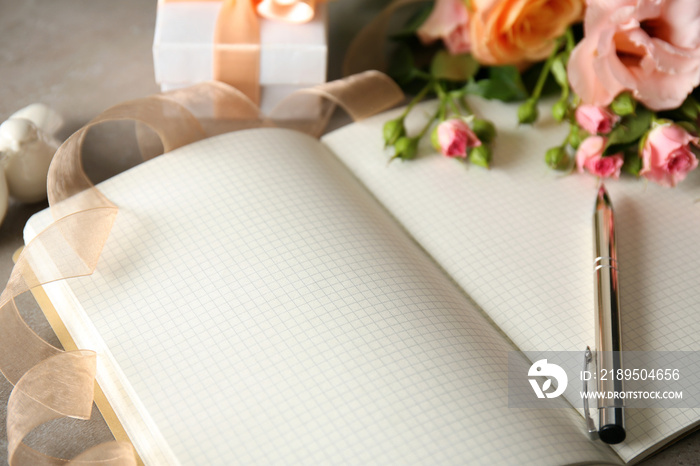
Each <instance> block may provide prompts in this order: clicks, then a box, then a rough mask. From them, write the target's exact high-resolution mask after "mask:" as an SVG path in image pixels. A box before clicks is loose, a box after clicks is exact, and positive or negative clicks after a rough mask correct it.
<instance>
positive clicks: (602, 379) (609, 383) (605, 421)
mask: <svg viewBox="0 0 700 466" xmlns="http://www.w3.org/2000/svg"><path fill="white" fill-rule="evenodd" d="M593 245H594V246H593V248H594V250H593V257H594V260H593V270H594V280H593V281H594V285H595V343H596V352H595V360H596V368H597V372H596V385H597V390H598V392H599V393H603V394H604V395H603V397H602V398H598V417H599V423H598V437H599V438H600V440H602V441H603V442H606V443H611V444H614V443H620V442H622V441H623V440H625V436H626V433H625V412H624V407H623V403H622V398H621V397H618V396H616V394H620V393H622V391H623V378H624V377H622V375H623V371H622V353H621V351H622V330H621V328H620V282H619V280H618V269H617V245H616V242H615V215H614V214H613V208H612V203H611V202H610V197H609V196H608V192H607V191H606V190H605V186H603V185H602V184H601V186H600V189H599V190H598V196H597V197H596V202H595V211H594V212H593ZM589 357H590V353H589Z"/></svg>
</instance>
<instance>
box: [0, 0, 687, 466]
mask: <svg viewBox="0 0 700 466" xmlns="http://www.w3.org/2000/svg"><path fill="white" fill-rule="evenodd" d="M381 3H383V2H378V1H372V0H338V1H336V2H333V3H331V6H330V24H331V27H330V37H329V39H330V56H329V77H330V78H336V77H338V76H339V75H340V62H341V58H342V56H343V54H344V50H345V48H346V47H347V43H348V41H349V39H350V38H351V37H352V35H353V34H354V33H355V32H356V31H357V30H358V29H359V28H360V26H361V25H362V24H364V23H366V22H367V21H368V19H369V18H371V17H372V15H373V14H375V13H376V12H377V11H378V9H379V7H380V4H381ZM155 7H156V2H155V0H150V1H147V0H119V1H114V0H111V1H107V0H60V1H57V0H23V1H10V0H0V121H4V120H5V119H6V118H7V117H8V116H9V115H10V114H11V113H13V112H14V111H15V110H18V109H19V108H21V107H23V106H25V105H28V104H30V103H33V102H43V103H45V104H48V105H50V106H52V107H54V108H56V109H57V110H58V111H59V112H61V113H62V114H63V115H64V116H65V117H66V125H65V127H64V128H63V130H62V132H61V134H60V136H61V137H64V138H65V137H67V136H68V135H70V134H71V133H72V132H73V131H75V130H76V129H78V128H79V127H80V126H82V125H83V124H85V123H86V122H87V121H88V120H89V119H91V118H92V117H94V116H95V115H97V114H98V113H99V112H100V111H102V110H104V109H106V108H107V107H109V106H111V105H114V104H116V103H119V102H122V101H125V100H129V99H133V98H138V97H143V96H146V95H149V94H152V93H155V92H157V91H158V88H157V86H156V84H155V81H154V76H153V62H152V56H151V42H152V37H153V27H154V24H155ZM45 207H46V204H43V203H40V204H34V205H21V204H17V203H12V204H11V205H10V208H9V211H8V214H7V217H6V218H5V221H4V222H3V224H2V226H1V227H0V282H1V283H3V284H4V283H5V282H6V281H7V278H8V277H9V275H10V270H11V269H12V260H11V257H12V254H13V253H14V251H15V250H16V249H17V248H19V247H20V246H22V245H23V241H22V228H23V226H24V224H25V222H26V221H27V219H28V218H29V217H30V216H31V215H32V214H33V213H34V212H37V211H39V210H41V209H43V208H45ZM22 303H24V304H25V306H24V308H23V315H24V317H25V319H26V320H27V322H28V323H29V325H30V326H31V327H32V328H34V329H35V330H36V331H37V332H38V333H39V334H40V335H41V336H42V337H43V338H45V339H46V340H47V341H49V342H50V343H52V344H54V345H57V346H59V343H58V340H57V339H56V336H55V335H54V333H53V331H52V330H51V328H50V327H49V325H48V322H47V321H46V319H45V318H44V316H43V314H42V313H41V311H40V310H38V308H37V307H36V305H34V304H33V300H32V299H31V298H30V297H28V296H27V297H22ZM11 389H12V386H11V385H10V384H9V383H8V382H7V381H6V380H5V379H4V378H2V377H0V419H2V421H3V422H1V423H0V464H6V457H7V440H6V436H5V422H4V420H5V418H6V405H7V399H8V397H9V394H10V391H11ZM66 426H67V427H68V428H65V427H66ZM111 438H112V437H111V434H110V432H109V430H108V429H107V427H106V425H105V423H104V421H103V420H102V418H101V416H100V414H99V411H97V410H96V409H94V410H93V419H92V420H90V421H57V422H52V423H48V424H47V425H45V426H42V427H40V428H39V429H37V430H36V431H35V432H34V433H33V434H32V435H31V436H30V438H29V439H28V443H30V445H32V446H35V447H37V448H40V449H42V450H43V451H46V452H51V453H52V454H55V455H58V456H61V455H64V456H63V457H66V458H70V457H72V456H74V455H75V454H77V453H79V452H80V451H82V450H83V449H85V448H87V447H88V446H91V445H93V444H96V443H99V442H102V441H106V440H109V439H111ZM643 464H645V465H649V466H652V465H662V464H663V465H670V464H676V465H690V464H700V434H693V435H691V436H689V437H687V438H685V439H683V440H681V441H679V442H678V443H676V444H674V445H673V446H671V447H669V448H667V449H666V450H664V451H662V452H661V453H659V454H657V455H655V456H654V457H652V458H650V459H649V460H647V461H645V462H644V463H643Z"/></svg>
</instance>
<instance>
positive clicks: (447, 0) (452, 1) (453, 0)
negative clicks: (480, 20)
mask: <svg viewBox="0 0 700 466" xmlns="http://www.w3.org/2000/svg"><path fill="white" fill-rule="evenodd" d="M418 38H420V40H421V42H423V43H424V44H429V43H431V42H434V41H435V40H437V39H442V40H443V42H444V43H445V46H446V47H447V50H448V51H449V52H450V53H452V54H459V53H466V52H469V50H470V49H471V45H470V42H469V11H467V5H466V3H465V2H464V0H437V1H436V2H435V6H434V7H433V11H431V12H430V16H428V19H426V20H425V22H424V23H423V24H422V25H421V27H420V28H418Z"/></svg>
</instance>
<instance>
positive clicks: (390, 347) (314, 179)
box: [32, 129, 617, 465]
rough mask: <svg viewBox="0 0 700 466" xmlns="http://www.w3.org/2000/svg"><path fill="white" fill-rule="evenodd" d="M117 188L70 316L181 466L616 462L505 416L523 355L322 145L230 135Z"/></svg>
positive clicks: (545, 419) (171, 157)
mask: <svg viewBox="0 0 700 466" xmlns="http://www.w3.org/2000/svg"><path fill="white" fill-rule="evenodd" d="M101 189H102V190H103V191H104V192H105V194H106V195H107V196H108V197H109V198H110V199H112V200H114V201H115V202H116V203H117V204H118V205H119V206H120V212H119V215H118V217H117V221H116V224H115V227H114V230H113V231H112V234H111V236H110V238H109V241H108V243H107V244H106V247H105V249H104V252H103V255H102V257H101V259H100V263H99V265H98V269H97V272H96V273H95V274H94V275H93V276H91V277H85V278H80V279H72V280H70V281H69V283H68V290H67V292H71V293H73V294H74V296H75V299H76V301H77V302H78V303H80V305H82V310H81V309H72V310H71V309H59V313H60V314H61V315H62V317H63V318H64V320H66V321H70V320H71V315H72V318H73V319H79V317H80V314H81V313H82V312H83V311H84V315H85V316H86V318H87V319H89V321H90V322H91V325H94V327H95V329H96V334H98V335H99V336H101V341H102V343H95V347H94V348H93V349H95V350H96V351H98V353H99V355H100V359H104V358H114V359H115V361H116V363H117V364H118V367H119V370H120V372H121V374H123V377H124V378H125V381H122V382H123V383H124V385H125V386H127V388H128V390H127V392H129V393H133V396H136V397H138V400H137V403H136V404H137V405H141V406H143V408H144V409H145V410H146V411H147V412H148V414H149V415H150V418H152V420H153V422H154V424H155V425H156V426H157V428H158V429H159V431H160V434H162V437H163V438H164V439H165V441H167V444H168V445H169V448H170V449H171V450H172V452H173V454H174V455H175V456H176V457H177V458H178V459H179V460H180V461H181V462H182V463H185V464H202V463H207V464H210V463H211V464H228V463H231V462H240V463H266V464H267V463H274V462H294V463H296V462H301V463H329V462H332V463H343V462H348V463H355V464H358V463H362V464H364V463H374V464H387V463H431V464H435V463H470V462H478V463H482V464H512V463H513V462H514V461H517V462H518V463H519V464H538V465H539V464H562V463H574V462H582V461H592V462H596V463H601V462H606V461H607V462H614V461H617V457H616V456H615V455H614V453H613V452H612V450H610V449H608V448H607V447H604V446H601V445H593V444H591V443H590V442H588V441H587V440H586V438H585V436H584V435H583V434H582V427H583V424H582V422H581V419H580V417H579V416H578V415H577V414H576V412H575V411H574V410H567V409H565V410H546V411H540V412H538V411H531V410H509V409H508V408H507V407H506V403H507V398H506V395H507V393H506V392H507V382H506V367H507V352H508V351H509V350H512V346H510V345H509V344H508V343H507V342H506V340H505V339H503V338H502V336H501V334H500V333H498V332H497V331H496V330H495V329H494V328H493V327H492V326H491V324H490V323H489V322H487V321H486V319H484V318H483V316H482V315H481V314H480V313H479V312H478V311H475V310H474V309H473V307H472V305H471V303H470V302H469V300H468V299H467V298H466V297H465V296H464V295H463V293H462V292H461V290H459V289H458V287H456V286H455V285H454V283H453V282H452V281H451V280H449V279H448V278H447V277H445V276H444V275H443V272H442V271H441V270H440V269H439V268H437V267H436V266H435V264H434V263H433V262H432V261H431V260H430V259H429V257H427V256H426V255H425V254H424V252H423V251H422V250H420V248H419V247H417V246H416V245H415V243H413V242H412V240H411V239H410V238H409V237H408V236H407V235H406V234H405V232H404V231H403V230H402V229H401V228H400V227H399V226H398V225H397V224H396V223H395V222H394V221H393V220H392V219H391V218H390V216H389V215H388V214H387V213H386V212H385V211H383V210H382V209H381V207H380V206H379V205H378V204H377V203H376V201H375V200H374V199H373V198H372V197H371V196H370V195H369V194H368V193H367V192H366V191H365V190H364V188H363V187H362V186H361V185H359V184H358V183H357V181H356V180H355V179H354V178H353V177H352V175H350V174H349V173H348V172H347V170H346V168H345V167H343V166H342V164H341V163H340V162H339V161H337V160H336V159H335V158H334V157H333V156H332V155H331V154H330V153H328V152H327V151H326V149H325V148H324V147H323V146H322V145H321V144H319V143H318V141H315V140H313V139H311V138H309V137H307V136H304V135H300V134H298V133H293V132H289V131H284V130H269V129H268V130H253V131H246V132H239V133H234V134H231V135H224V136H220V137H217V138H214V139H210V140H207V141H203V142H201V143H197V144H195V145H192V146H189V147H186V148H182V149H180V150H178V151H175V152H173V153H171V154H168V155H165V156H162V157H158V158H156V159H154V160H152V161H150V162H148V163H146V164H142V165H140V166H139V167H136V168H135V169H132V170H131V171H130V172H128V173H126V174H123V175H120V176H118V177H116V178H113V179H111V180H109V181H107V182H105V183H103V184H102V185H101ZM43 215H44V217H45V216H46V213H44V214H43ZM41 220H42V219H41V218H38V217H35V218H34V219H32V223H33V224H36V225H35V227H34V229H35V230H37V231H38V230H39V223H40V221H41ZM45 220H46V219H45V218H44V221H45ZM54 302H56V301H54ZM66 323H67V325H68V326H69V329H70V324H69V322H66ZM523 370H524V371H525V370H527V368H526V367H524V369H523ZM118 375H119V374H118ZM118 396H119V394H118V393H117V394H114V396H113V397H112V398H111V401H112V402H113V404H114V403H115V402H116V403H118V402H119V400H118V399H116V398H117V397H118ZM131 436H132V437H133V436H134V433H133V432H132V433H131Z"/></svg>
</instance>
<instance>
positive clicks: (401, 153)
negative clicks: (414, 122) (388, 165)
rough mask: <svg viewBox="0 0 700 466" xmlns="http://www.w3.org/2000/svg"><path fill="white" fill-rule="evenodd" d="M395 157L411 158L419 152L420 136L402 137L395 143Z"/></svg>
mask: <svg viewBox="0 0 700 466" xmlns="http://www.w3.org/2000/svg"><path fill="white" fill-rule="evenodd" d="M394 151H395V152H394V158H398V159H402V160H410V159H412V158H414V157H415V156H416V153H417V152H418V138H409V137H407V136H402V137H400V138H399V139H398V140H397V141H396V143H395V144H394Z"/></svg>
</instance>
